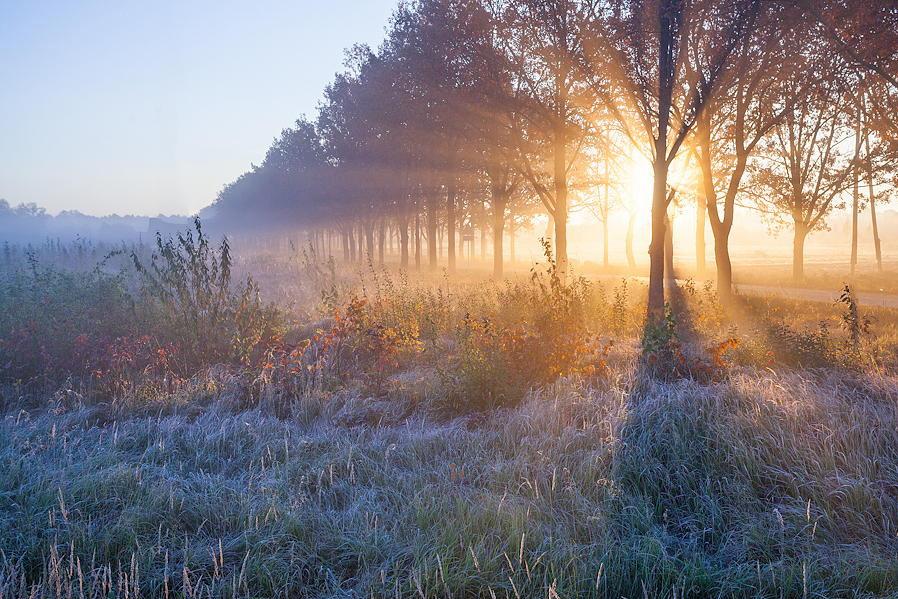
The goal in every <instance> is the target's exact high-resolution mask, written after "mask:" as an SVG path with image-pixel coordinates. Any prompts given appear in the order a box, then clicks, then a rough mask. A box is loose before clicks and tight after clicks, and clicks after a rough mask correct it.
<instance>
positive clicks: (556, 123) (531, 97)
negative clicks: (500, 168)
mask: <svg viewBox="0 0 898 599" xmlns="http://www.w3.org/2000/svg"><path fill="white" fill-rule="evenodd" d="M589 8H590V7H589V3H587V2H580V1H577V0H514V1H513V2H510V3H509V9H508V13H507V14H508V17H507V18H508V19H509V23H510V26H509V28H508V36H507V38H506V42H507V43H506V44H505V49H506V51H507V53H508V55H509V61H510V62H511V64H514V65H516V66H517V67H518V70H517V71H516V72H515V74H514V76H515V80H514V86H515V88H516V89H519V90H521V92H522V93H521V96H520V101H519V104H520V113H521V116H522V127H521V130H520V138H519V144H518V147H519V151H520V161H521V167H522V168H521V172H522V174H523V176H524V178H525V179H526V180H527V182H528V183H529V185H530V187H531V188H532V189H533V191H534V193H535V194H536V195H537V197H539V199H540V201H542V203H543V205H544V206H545V208H546V211H547V212H548V213H549V216H550V218H551V219H552V220H553V221H554V224H555V236H554V242H555V255H556V259H557V263H558V271H559V274H560V275H561V277H562V278H563V277H564V276H566V273H567V270H568V252H567V221H568V212H569V205H568V199H569V198H568V196H569V181H568V176H569V173H570V171H571V168H572V167H573V165H574V163H575V162H576V160H577V159H578V158H579V157H580V156H581V152H582V149H583V143H584V141H585V139H586V136H587V135H588V133H589V130H590V123H591V119H590V116H591V114H592V112H593V110H594V107H595V101H596V98H595V94H594V93H593V92H592V90H591V89H590V87H589V86H588V85H586V84H585V82H584V81H583V80H582V78H580V77H579V76H578V71H577V68H576V64H577V62H578V57H579V56H580V55H582V53H583V48H582V40H583V35H582V30H583V29H584V28H585V27H586V26H587V20H588V18H589V16H590V10H589Z"/></svg>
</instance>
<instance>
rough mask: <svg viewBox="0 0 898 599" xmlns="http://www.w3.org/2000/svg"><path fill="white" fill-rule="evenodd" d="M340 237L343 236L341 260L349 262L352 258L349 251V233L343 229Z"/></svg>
mask: <svg viewBox="0 0 898 599" xmlns="http://www.w3.org/2000/svg"><path fill="white" fill-rule="evenodd" d="M341 237H342V238H343V261H344V262H349V261H350V260H351V259H352V257H351V254H350V252H349V235H348V234H347V233H346V232H345V231H344V232H343V235H341Z"/></svg>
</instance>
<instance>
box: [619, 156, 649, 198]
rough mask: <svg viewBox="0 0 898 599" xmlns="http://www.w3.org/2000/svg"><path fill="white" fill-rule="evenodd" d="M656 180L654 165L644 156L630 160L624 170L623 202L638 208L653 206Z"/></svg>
mask: <svg viewBox="0 0 898 599" xmlns="http://www.w3.org/2000/svg"><path fill="white" fill-rule="evenodd" d="M654 178H655V175H654V172H653V171H652V165H651V164H650V163H649V161H648V160H646V159H645V158H643V157H642V156H635V157H632V158H630V160H629V161H628V162H627V164H625V165H624V169H623V177H622V183H623V186H622V189H621V193H622V196H623V200H624V201H627V202H632V203H633V204H634V205H636V206H641V205H646V204H648V205H651V201H652V188H653V182H654Z"/></svg>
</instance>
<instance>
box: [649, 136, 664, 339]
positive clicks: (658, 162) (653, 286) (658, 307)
mask: <svg viewBox="0 0 898 599" xmlns="http://www.w3.org/2000/svg"><path fill="white" fill-rule="evenodd" d="M658 145H659V149H660V151H659V152H658V157H657V158H656V159H655V161H654V165H653V166H654V175H655V182H654V187H653V190H652V240H651V243H650V244H649V300H648V317H649V320H650V321H653V322H661V321H662V320H663V319H664V236H665V234H666V231H667V227H666V226H665V221H666V220H667V170H668V169H667V162H666V161H665V158H664V152H665V151H666V146H664V145H661V144H658Z"/></svg>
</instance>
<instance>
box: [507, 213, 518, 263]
mask: <svg viewBox="0 0 898 599" xmlns="http://www.w3.org/2000/svg"><path fill="white" fill-rule="evenodd" d="M515 237H516V235H515V226H514V215H511V218H509V219H508V261H509V262H510V263H511V264H512V265H513V264H514V263H515V260H516V258H515V253H514V249H515V248H514V241H515Z"/></svg>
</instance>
